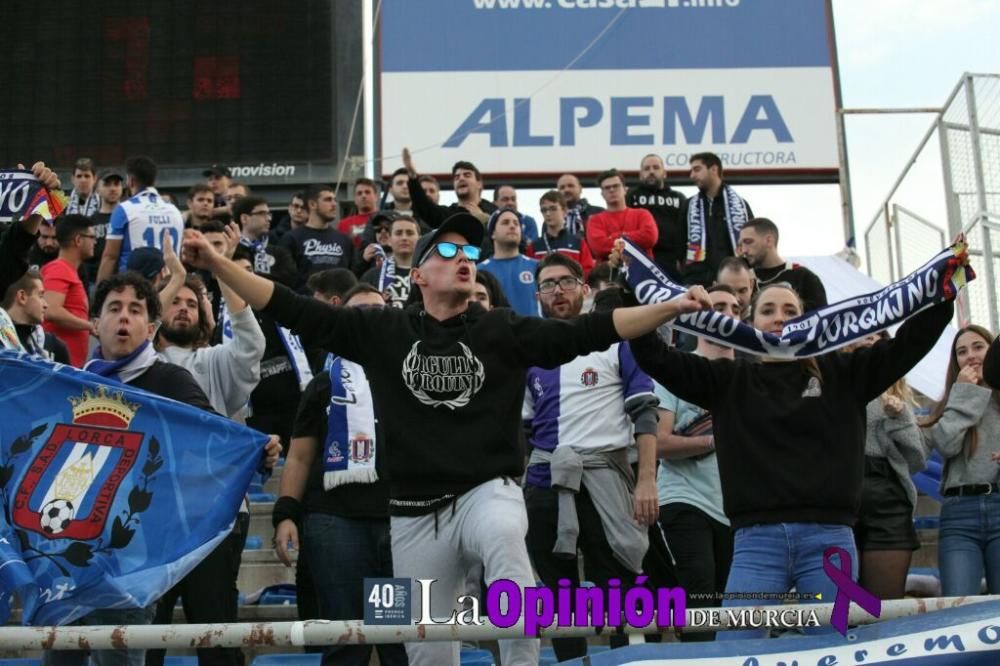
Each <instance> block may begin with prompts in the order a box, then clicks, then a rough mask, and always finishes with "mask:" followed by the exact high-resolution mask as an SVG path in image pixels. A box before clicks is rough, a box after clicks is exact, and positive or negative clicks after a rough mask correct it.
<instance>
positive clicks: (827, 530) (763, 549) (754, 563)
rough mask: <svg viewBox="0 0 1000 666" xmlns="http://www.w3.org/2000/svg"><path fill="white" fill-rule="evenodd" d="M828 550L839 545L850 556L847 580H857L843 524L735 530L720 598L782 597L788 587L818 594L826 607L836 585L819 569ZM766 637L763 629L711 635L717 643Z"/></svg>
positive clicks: (762, 602) (765, 602) (726, 603)
mask: <svg viewBox="0 0 1000 666" xmlns="http://www.w3.org/2000/svg"><path fill="white" fill-rule="evenodd" d="M830 546H839V547H841V548H843V549H844V550H846V551H847V552H848V553H849V554H850V556H851V578H853V579H854V580H857V578H858V552H857V549H856V548H855V547H854V532H853V531H852V530H851V528H850V527H848V526H847V525H826V524H821V523H776V524H769V525H752V526H750V527H743V528H740V529H738V530H736V539H735V546H734V550H733V564H732V566H731V568H730V569H729V580H728V581H727V582H726V594H733V593H737V594H738V593H741V592H742V593H747V592H751V593H754V592H755V593H771V594H784V593H786V592H789V591H791V589H792V588H793V587H794V588H795V589H796V591H798V592H799V593H800V594H810V595H814V594H822V595H823V600H822V601H823V603H831V602H833V600H834V599H836V598H837V586H836V585H834V583H833V581H832V580H830V577H829V576H827V575H826V572H824V571H823V551H825V550H826V549H827V548H829V547H830ZM835 561H836V560H835ZM804 602H805V603H808V601H804ZM779 603H782V602H781V601H780V600H779V599H730V598H726V599H724V600H723V602H722V606H723V607H724V608H732V607H736V606H773V605H776V604H779ZM832 631H834V629H833V628H831V627H823V628H822V629H819V628H815V629H812V630H810V631H809V633H829V632H832ZM766 636H767V630H766V629H760V630H747V631H722V632H719V633H718V634H717V640H730V639H747V638H764V637H766Z"/></svg>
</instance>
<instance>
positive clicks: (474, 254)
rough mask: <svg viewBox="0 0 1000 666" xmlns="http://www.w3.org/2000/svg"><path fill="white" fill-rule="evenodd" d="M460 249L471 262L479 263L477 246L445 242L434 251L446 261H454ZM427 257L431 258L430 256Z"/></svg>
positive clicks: (436, 246)
mask: <svg viewBox="0 0 1000 666" xmlns="http://www.w3.org/2000/svg"><path fill="white" fill-rule="evenodd" d="M459 249H461V250H462V254H464V255H465V258H466V259H468V260H469V261H479V247H478V246H476V245H459V244H457V243H448V242H443V243H438V244H437V245H435V246H434V251H435V252H437V253H438V254H439V255H441V256H442V257H444V258H445V259H454V258H455V256H456V255H458V250H459ZM427 256H428V257H430V255H429V254H428V255H427ZM425 261H426V260H425Z"/></svg>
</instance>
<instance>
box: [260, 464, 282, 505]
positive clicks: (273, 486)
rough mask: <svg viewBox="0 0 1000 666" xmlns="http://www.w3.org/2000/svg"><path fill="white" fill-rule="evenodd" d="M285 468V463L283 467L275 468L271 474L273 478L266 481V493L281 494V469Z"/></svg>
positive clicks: (276, 495) (278, 495)
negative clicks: (279, 490)
mask: <svg viewBox="0 0 1000 666" xmlns="http://www.w3.org/2000/svg"><path fill="white" fill-rule="evenodd" d="M284 468H285V467H284V465H282V466H281V467H279V468H277V469H276V470H274V474H273V475H271V478H270V479H268V480H267V481H266V482H265V483H264V492H265V493H271V494H272V495H274V496H275V497H280V496H281V493H279V492H278V488H279V487H280V486H281V470H283V469H284Z"/></svg>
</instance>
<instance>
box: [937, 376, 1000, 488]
mask: <svg viewBox="0 0 1000 666" xmlns="http://www.w3.org/2000/svg"><path fill="white" fill-rule="evenodd" d="M992 397H993V391H992V390H990V389H989V388H987V387H983V386H977V385H975V384H966V383H958V384H955V385H954V386H952V388H951V396H950V397H949V398H948V404H947V405H946V406H945V410H944V413H943V414H942V415H941V420H939V421H938V422H937V423H935V424H934V425H933V426H931V427H930V428H924V429H923V433H924V439H925V441H926V442H927V445H928V447H932V448H935V449H937V450H938V451H940V452H941V455H942V456H943V457H944V459H945V463H944V472H943V474H942V475H941V490H942V491H944V490H946V489H948V488H956V487H958V486H964V485H969V484H974V483H996V482H997V479H998V478H1000V464H997V463H995V462H993V461H992V460H990V455H991V454H992V453H995V452H997V451H1000V405H998V404H997V401H996V400H993V399H992ZM972 427H974V428H976V430H977V431H978V432H979V443H978V445H977V446H976V452H975V454H974V455H973V456H972V457H971V458H967V457H966V455H965V452H964V444H965V432H966V430H968V429H969V428H972Z"/></svg>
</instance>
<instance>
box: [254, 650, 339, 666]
mask: <svg viewBox="0 0 1000 666" xmlns="http://www.w3.org/2000/svg"><path fill="white" fill-rule="evenodd" d="M322 659H323V655H322V653H319V652H316V653H304V652H303V653H298V654H262V655H260V656H258V657H257V658H256V659H254V660H253V663H252V664H251V665H250V666H320V662H321V661H322Z"/></svg>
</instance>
